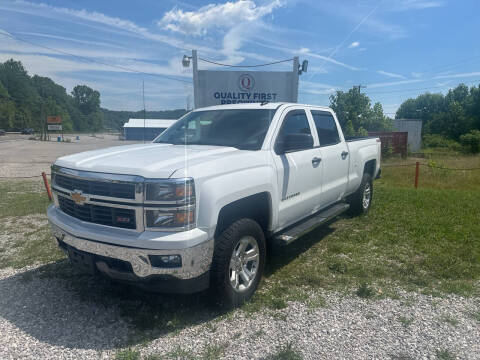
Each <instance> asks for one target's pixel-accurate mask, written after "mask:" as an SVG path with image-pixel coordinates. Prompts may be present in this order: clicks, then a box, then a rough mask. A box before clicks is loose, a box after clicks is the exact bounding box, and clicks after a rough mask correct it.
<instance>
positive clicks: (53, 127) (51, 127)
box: [48, 124, 62, 131]
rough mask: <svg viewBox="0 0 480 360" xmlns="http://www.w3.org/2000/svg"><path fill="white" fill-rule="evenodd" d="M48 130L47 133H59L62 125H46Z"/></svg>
mask: <svg viewBox="0 0 480 360" xmlns="http://www.w3.org/2000/svg"><path fill="white" fill-rule="evenodd" d="M48 130H49V131H55V130H56V131H60V130H62V125H50V124H49V125H48Z"/></svg>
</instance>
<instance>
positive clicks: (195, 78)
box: [192, 50, 200, 109]
mask: <svg viewBox="0 0 480 360" xmlns="http://www.w3.org/2000/svg"><path fill="white" fill-rule="evenodd" d="M192 67H193V103H194V107H195V109H196V108H198V107H200V99H199V98H198V61H197V50H192Z"/></svg>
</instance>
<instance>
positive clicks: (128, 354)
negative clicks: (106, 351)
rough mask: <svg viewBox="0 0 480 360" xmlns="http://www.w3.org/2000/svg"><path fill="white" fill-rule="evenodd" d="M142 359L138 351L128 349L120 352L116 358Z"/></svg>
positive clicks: (118, 359)
mask: <svg viewBox="0 0 480 360" xmlns="http://www.w3.org/2000/svg"><path fill="white" fill-rule="evenodd" d="M138 359H140V353H139V352H138V351H137V350H132V349H127V350H123V351H120V352H119V353H117V355H116V356H115V360H138Z"/></svg>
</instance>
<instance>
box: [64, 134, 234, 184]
mask: <svg viewBox="0 0 480 360" xmlns="http://www.w3.org/2000/svg"><path fill="white" fill-rule="evenodd" d="M240 151H241V150H238V149H235V148H232V147H221V146H207V145H188V146H184V145H171V144H154V143H148V144H135V145H126V146H116V147H111V148H106V149H101V150H94V151H86V152H82V153H78V154H73V155H68V156H63V157H61V158H58V159H57V161H56V162H55V165H58V166H62V167H66V168H70V169H76V170H85V171H95V172H102V173H111V174H125V175H139V176H143V177H146V178H168V177H170V176H171V175H172V174H173V173H174V172H175V171H176V170H178V169H185V168H186V169H188V168H189V167H190V166H193V165H198V164H199V163H203V162H209V161H212V160H213V161H215V160H217V159H225V157H228V156H230V155H233V154H236V153H238V152H240Z"/></svg>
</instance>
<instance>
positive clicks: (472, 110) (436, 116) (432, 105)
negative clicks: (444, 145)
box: [395, 84, 480, 141]
mask: <svg viewBox="0 0 480 360" xmlns="http://www.w3.org/2000/svg"><path fill="white" fill-rule="evenodd" d="M395 118H397V119H421V120H422V123H423V134H424V135H430V134H436V135H441V136H443V137H445V138H448V139H453V140H456V141H458V140H459V139H460V137H461V136H462V135H464V134H466V133H469V132H470V131H472V130H474V129H477V130H480V86H478V87H476V86H473V87H471V88H470V89H469V88H468V87H467V86H466V85H465V84H460V85H458V86H457V87H456V88H454V89H451V90H449V92H448V93H447V95H445V96H444V95H443V94H430V93H425V94H422V95H419V96H418V97H416V98H415V99H408V100H406V101H404V102H403V103H402V104H401V105H400V107H399V108H398V110H397V113H396V115H395Z"/></svg>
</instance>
